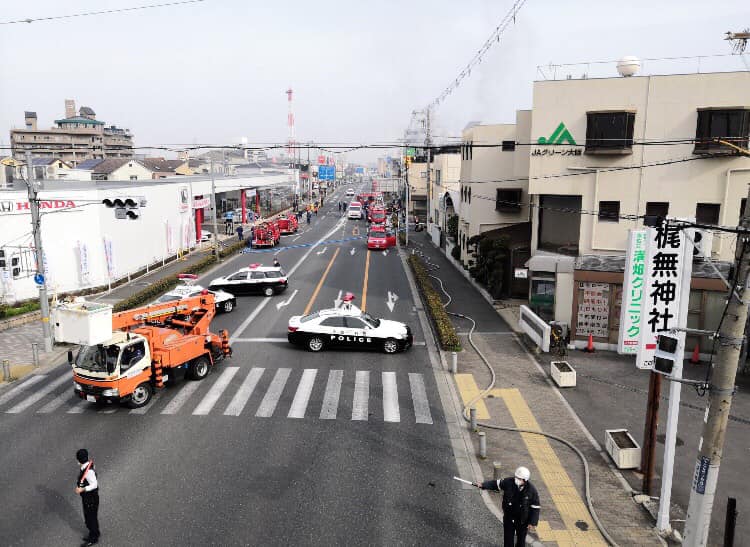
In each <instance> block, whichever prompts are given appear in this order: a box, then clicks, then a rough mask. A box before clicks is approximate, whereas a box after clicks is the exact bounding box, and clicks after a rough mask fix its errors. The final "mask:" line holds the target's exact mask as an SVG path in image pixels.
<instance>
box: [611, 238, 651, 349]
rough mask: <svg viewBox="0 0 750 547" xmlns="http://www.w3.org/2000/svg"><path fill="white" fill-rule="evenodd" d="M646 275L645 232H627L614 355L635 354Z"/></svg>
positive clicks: (638, 338) (638, 337)
mask: <svg viewBox="0 0 750 547" xmlns="http://www.w3.org/2000/svg"><path fill="white" fill-rule="evenodd" d="M645 271H646V230H630V233H629V234H628V253H627V255H626V256H625V280H624V283H623V287H622V306H621V309H620V336H619V338H618V345H617V352H618V353H620V354H626V355H635V354H636V353H638V341H639V340H640V339H641V314H642V313H643V302H644V298H643V292H644V286H643V285H644V283H645V278H644V275H645Z"/></svg>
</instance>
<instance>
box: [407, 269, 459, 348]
mask: <svg viewBox="0 0 750 547" xmlns="http://www.w3.org/2000/svg"><path fill="white" fill-rule="evenodd" d="M408 262H409V266H411V270H412V272H414V277H415V278H416V280H417V285H418V286H419V291H420V292H421V293H422V298H423V299H424V302H425V304H426V307H427V312H428V313H429V315H430V318H431V319H432V323H433V325H435V329H436V330H437V333H438V340H439V342H440V347H441V348H442V349H444V350H445V351H460V350H461V342H460V340H459V339H458V335H457V334H456V329H455V327H454V326H453V323H452V322H451V320H450V317H448V314H447V313H446V311H445V308H444V307H443V302H442V300H441V299H440V295H439V294H438V293H437V291H436V290H435V288H434V287H433V286H432V282H431V281H430V278H429V276H428V275H427V271H426V270H425V269H424V265H423V264H422V261H421V260H420V259H419V258H418V257H417V256H416V255H410V256H409V259H408Z"/></svg>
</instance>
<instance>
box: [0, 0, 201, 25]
mask: <svg viewBox="0 0 750 547" xmlns="http://www.w3.org/2000/svg"><path fill="white" fill-rule="evenodd" d="M199 2H205V0H182V1H179V2H166V3H163V4H149V5H146V6H134V7H132V8H116V9H108V10H101V11H86V12H83V13H71V14H69V15H50V16H48V17H27V18H26V19H17V20H15V21H0V25H15V24H17V23H35V22H37V21H54V20H57V19H73V18H75V17H91V16H93V15H106V14H111V13H124V12H128V11H138V10H144V9H153V8H163V7H168V6H179V5H182V4H197V3H199Z"/></svg>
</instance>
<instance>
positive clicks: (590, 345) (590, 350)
mask: <svg viewBox="0 0 750 547" xmlns="http://www.w3.org/2000/svg"><path fill="white" fill-rule="evenodd" d="M583 351H585V352H587V353H594V335H593V334H589V343H588V344H586V349H585V350H583Z"/></svg>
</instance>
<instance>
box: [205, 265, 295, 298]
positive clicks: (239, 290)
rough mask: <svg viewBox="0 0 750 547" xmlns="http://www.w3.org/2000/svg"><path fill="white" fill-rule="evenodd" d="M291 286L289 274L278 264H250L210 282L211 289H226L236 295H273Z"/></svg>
mask: <svg viewBox="0 0 750 547" xmlns="http://www.w3.org/2000/svg"><path fill="white" fill-rule="evenodd" d="M288 286H289V280H288V278H287V275H286V274H285V273H284V270H282V269H281V268H280V267H278V266H263V265H261V264H250V266H248V267H247V268H242V269H240V270H238V271H236V272H234V273H233V274H230V275H227V276H224V277H217V278H216V279H214V280H212V281H211V283H209V285H208V288H209V289H211V290H222V291H226V292H228V293H230V294H233V295H235V296H239V295H247V294H264V295H266V296H273V295H274V294H278V293H280V292H283V291H285V290H286V288H287V287H288Z"/></svg>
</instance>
